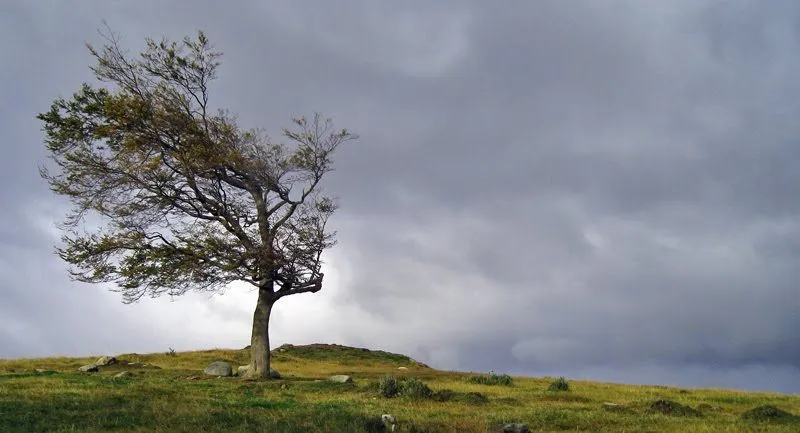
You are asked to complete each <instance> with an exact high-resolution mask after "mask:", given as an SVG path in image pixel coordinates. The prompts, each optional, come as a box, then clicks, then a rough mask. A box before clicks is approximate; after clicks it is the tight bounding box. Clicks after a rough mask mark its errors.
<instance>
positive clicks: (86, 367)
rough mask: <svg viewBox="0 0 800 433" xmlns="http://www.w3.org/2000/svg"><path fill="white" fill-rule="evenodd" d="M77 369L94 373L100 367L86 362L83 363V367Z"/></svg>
mask: <svg viewBox="0 0 800 433" xmlns="http://www.w3.org/2000/svg"><path fill="white" fill-rule="evenodd" d="M78 371H82V372H84V373H94V372H97V371H100V369H99V368H97V366H96V365H94V364H88V365H84V366H83V367H79V368H78Z"/></svg>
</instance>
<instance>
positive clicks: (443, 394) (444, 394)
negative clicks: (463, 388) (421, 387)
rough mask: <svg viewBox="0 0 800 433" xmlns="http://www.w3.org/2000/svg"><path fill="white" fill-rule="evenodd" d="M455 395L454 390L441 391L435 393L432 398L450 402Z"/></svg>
mask: <svg viewBox="0 0 800 433" xmlns="http://www.w3.org/2000/svg"><path fill="white" fill-rule="evenodd" d="M455 395H456V393H455V392H453V390H452V389H441V390H439V391H436V392H434V393H433V395H431V398H432V399H434V400H436V401H450V400H452V399H453V397H454V396H455Z"/></svg>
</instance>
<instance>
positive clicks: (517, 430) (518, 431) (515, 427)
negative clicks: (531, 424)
mask: <svg viewBox="0 0 800 433" xmlns="http://www.w3.org/2000/svg"><path fill="white" fill-rule="evenodd" d="M500 431H501V432H503V433H529V432H530V429H528V426H527V425H526V424H522V423H518V422H515V423H511V424H506V425H504V426H503V429H502V430H500Z"/></svg>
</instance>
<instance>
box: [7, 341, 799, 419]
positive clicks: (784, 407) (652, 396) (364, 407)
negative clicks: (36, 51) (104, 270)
mask: <svg viewBox="0 0 800 433" xmlns="http://www.w3.org/2000/svg"><path fill="white" fill-rule="evenodd" d="M248 356H249V354H248V352H247V351H245V350H206V351H197V352H178V353H175V354H169V353H160V354H124V355H120V356H118V357H117V359H118V360H119V361H120V362H119V363H117V364H114V365H111V366H108V367H101V370H100V372H99V373H79V372H78V371H77V368H78V367H79V366H81V365H84V364H87V363H89V362H91V361H93V360H94V359H93V358H47V359H18V360H0V432H4V433H5V432H75V431H80V432H107V431H114V432H192V433H197V432H215V431H220V432H221V431H225V432H250V431H269V432H316V431H318V432H348V433H349V432H372V431H380V429H379V426H380V425H381V423H380V415H381V414H383V413H391V414H392V415H394V416H395V417H396V418H397V420H398V425H397V430H396V431H397V432H398V433H402V432H486V431H493V429H495V430H496V429H497V428H498V426H500V425H502V424H504V423H510V422H522V423H526V424H528V426H529V427H530V428H531V430H532V431H537V432H540V431H545V432H546V431H585V432H603V431H607V432H621V431H628V432H686V431H692V432H717V431H719V432H762V431H775V432H797V431H800V418H798V417H797V416H796V415H799V414H800V396H792V395H782V394H774V393H745V392H737V391H731V390H719V389H689V390H685V389H677V388H668V387H660V386H631V385H615V384H609V383H598V382H588V381H572V380H570V382H569V392H552V391H548V387H549V385H550V383H551V382H552V381H553V378H528V377H514V378H513V381H511V382H509V383H510V384H504V385H503V386H497V384H495V381H485V383H483V382H484V381H483V380H476V381H475V382H478V383H475V382H472V381H471V380H470V377H474V376H472V375H469V374H466V373H459V372H446V371H438V370H434V369H431V368H428V367H427V366H425V365H423V364H420V363H417V362H415V361H413V360H412V359H410V358H408V357H405V356H402V355H397V354H391V353H387V352H379V351H368V350H365V349H355V348H347V347H344V346H335V345H330V346H328V345H311V346H282V347H281V348H278V349H276V350H275V351H274V357H273V362H274V367H275V368H276V369H277V370H278V371H280V373H281V374H282V376H283V377H282V378H281V379H279V380H267V381H251V380H243V379H239V378H219V379H217V378H211V377H205V376H203V375H202V369H203V368H204V367H205V366H206V365H207V364H209V363H211V362H213V361H217V360H228V361H231V362H233V363H234V365H243V364H245V363H246V362H247V359H248ZM128 362H130V363H134V364H132V365H128V364H127V363H128ZM401 366H402V367H406V369H404V370H403V369H398V367H401ZM36 369H40V370H42V371H40V372H38V371H37V370H36ZM120 371H130V372H131V373H133V374H132V375H131V376H129V377H125V378H114V377H113V375H114V374H116V373H118V372H120ZM332 374H348V375H351V376H352V377H353V378H354V380H355V383H353V384H346V383H345V384H342V383H332V382H328V381H327V380H326V379H327V377H328V376H329V375H332ZM387 375H392V376H395V377H396V378H397V381H398V384H399V385H400V388H401V392H400V393H399V394H398V395H397V396H395V397H393V398H385V397H382V396H381V395H380V392H379V388H378V387H377V386H376V385H377V383H378V382H379V380H380V379H381V378H383V377H385V376H387ZM191 376H201V378H200V379H189V377H191ZM482 377H487V376H482ZM419 381H421V382H422V383H421V382H419ZM503 382H506V381H503ZM409 383H410V384H413V388H414V389H415V390H416V391H415V392H410V391H407V392H406V393H403V392H402V388H403V386H404V384H409ZM423 383H424V385H423ZM405 386H406V387H407V388H408V389H409V390H410V389H411V387H412V385H405ZM426 386H427V387H429V388H430V390H431V392H430V393H429V392H427V391H426ZM659 400H664V401H665V402H669V403H664V402H661V403H658V404H656V405H654V403H656V402H658V401H659ZM606 402H610V403H615V404H616V405H615V406H612V405H604V403H606ZM673 403H674V405H673ZM760 406H766V407H765V408H761V409H758V410H756V411H754V412H749V411H751V410H752V409H755V408H758V407H760ZM665 407H666V408H677V409H676V410H673V411H671V412H669V413H664V412H668V411H662V412H659V411H658V410H654V408H661V409H663V408H665ZM684 408H688V409H684ZM781 411H785V412H787V413H788V414H789V415H786V414H784V413H783V412H781ZM745 414H748V415H747V417H745Z"/></svg>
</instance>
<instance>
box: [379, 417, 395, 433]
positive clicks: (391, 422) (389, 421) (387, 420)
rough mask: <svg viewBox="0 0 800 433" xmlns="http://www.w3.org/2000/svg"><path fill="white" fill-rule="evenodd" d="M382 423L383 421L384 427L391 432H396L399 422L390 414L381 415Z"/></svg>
mask: <svg viewBox="0 0 800 433" xmlns="http://www.w3.org/2000/svg"><path fill="white" fill-rule="evenodd" d="M381 421H383V425H385V426H386V428H388V429H389V430H390V431H394V429H395V427H397V420H395V418H394V417H393V416H392V415H390V414H388V413H385V414H383V415H381Z"/></svg>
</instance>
